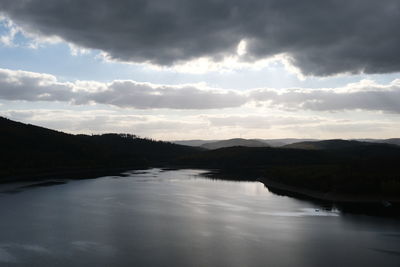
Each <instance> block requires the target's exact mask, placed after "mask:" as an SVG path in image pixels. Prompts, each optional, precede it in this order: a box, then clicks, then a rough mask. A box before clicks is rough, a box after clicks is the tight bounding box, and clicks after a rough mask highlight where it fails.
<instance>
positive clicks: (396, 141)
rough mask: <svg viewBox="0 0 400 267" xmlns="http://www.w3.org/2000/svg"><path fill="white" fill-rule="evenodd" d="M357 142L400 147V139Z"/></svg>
mask: <svg viewBox="0 0 400 267" xmlns="http://www.w3.org/2000/svg"><path fill="white" fill-rule="evenodd" d="M357 141H363V142H371V143H384V144H391V145H398V146H400V138H389V139H357Z"/></svg>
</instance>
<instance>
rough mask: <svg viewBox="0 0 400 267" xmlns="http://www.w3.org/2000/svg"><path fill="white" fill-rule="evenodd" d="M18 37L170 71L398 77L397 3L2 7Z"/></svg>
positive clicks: (18, 1) (79, 2) (47, 0)
mask: <svg viewBox="0 0 400 267" xmlns="http://www.w3.org/2000/svg"><path fill="white" fill-rule="evenodd" d="M0 9H1V10H2V11H3V12H4V14H5V15H7V16H8V17H10V18H11V19H12V20H14V21H15V22H17V23H18V24H19V25H21V26H22V27H23V28H24V29H25V30H27V31H30V32H36V33H39V34H42V35H46V36H53V35H55V36H59V37H61V38H63V39H64V40H66V41H68V42H71V43H74V44H76V45H79V46H82V47H87V48H94V49H100V50H102V51H105V52H107V53H108V54H109V55H110V56H111V57H112V58H114V59H118V60H123V61H133V62H150V63H154V64H160V65H172V64H174V63H178V62H184V61H187V60H191V59H195V58H198V57H203V56H207V57H211V58H213V59H214V60H215V61H218V60H219V59H221V58H222V57H223V56H225V55H232V54H234V53H236V47H237V45H238V43H239V42H240V41H241V40H246V42H247V44H248V45H247V54H245V55H244V56H242V60H246V61H250V62H251V61H254V60H257V59H260V58H265V57H269V56H273V55H277V54H282V53H285V54H287V55H289V56H290V57H291V58H292V64H294V65H295V66H297V67H299V68H300V70H301V71H302V72H303V73H304V74H306V75H319V76H324V75H332V74H336V73H343V72H350V73H358V72H365V73H387V72H396V71H400V52H399V49H398V47H400V35H399V34H398V29H399V28H400V2H399V1H398V0H380V1H372V0H325V1H320V0H302V1H298V0H247V1H243V0H201V1H199V0H168V1H166V0H147V1H146V0H114V1H109V0H97V1H92V0H75V1H74V0H57V1H54V0H2V1H1V2H0Z"/></svg>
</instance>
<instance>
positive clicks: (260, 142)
mask: <svg viewBox="0 0 400 267" xmlns="http://www.w3.org/2000/svg"><path fill="white" fill-rule="evenodd" d="M235 140H239V141H237V142H236V141H235ZM243 140H246V141H243ZM332 140H342V141H348V142H350V143H346V142H344V143H343V144H342V145H345V144H353V145H354V144H357V143H351V142H352V141H354V142H363V143H379V144H392V145H398V146H400V138H389V139H368V138H364V139H350V140H343V139H331V140H318V139H300V138H299V139H297V138H282V139H243V138H233V139H227V140H200V139H198V140H177V141H171V142H172V143H174V144H179V145H186V146H193V147H202V148H205V149H216V148H223V147H230V146H245V147H266V146H270V147H286V148H290V147H292V148H300V147H302V148H303V149H307V148H306V147H307V146H309V148H310V149H315V148H313V146H315V145H316V144H313V145H312V143H314V142H324V141H329V142H331V141H332ZM329 142H328V143H326V145H328V144H329ZM264 144H267V145H264ZM292 144H293V146H291V145H292ZM295 144H297V145H295ZM322 144H324V143H321V144H319V145H318V146H321V145H322ZM332 145H333V144H332ZM337 145H339V146H340V144H339V143H337ZM331 148H333V146H332V147H331Z"/></svg>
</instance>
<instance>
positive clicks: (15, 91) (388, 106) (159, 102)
mask: <svg viewBox="0 0 400 267" xmlns="http://www.w3.org/2000/svg"><path fill="white" fill-rule="evenodd" d="M0 99H4V100H24V101H32V102H37V101H52V102H53V101H58V102H68V103H71V104H74V105H90V104H105V105H111V106H115V107H120V108H131V109H177V110H206V109H222V108H239V107H242V106H244V105H252V104H256V105H258V106H260V105H261V106H266V107H270V108H274V109H281V110H289V111H299V110H311V111H344V110H368V111H384V112H390V113H395V114H400V79H396V80H393V81H392V82H391V83H388V84H384V85H382V84H378V83H376V82H374V81H371V80H362V81H360V82H358V83H350V84H348V85H347V86H345V87H339V88H320V89H307V88H287V89H274V88H259V89H248V90H243V91H236V90H224V89H218V88H208V87H205V86H204V85H199V84H194V85H158V84H151V83H139V82H135V81H132V80H115V81H112V82H110V83H101V82H95V81H75V82H60V81H58V80H57V78H56V77H55V76H52V75H49V74H42V73H35V72H27V71H15V70H7V69H0ZM247 123H251V122H247Z"/></svg>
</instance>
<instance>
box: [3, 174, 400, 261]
mask: <svg viewBox="0 0 400 267" xmlns="http://www.w3.org/2000/svg"><path fill="white" fill-rule="evenodd" d="M204 172H205V171H201V170H160V169H150V170H146V171H132V172H128V173H126V175H125V176H124V177H101V178H97V179H90V180H76V181H69V182H68V183H65V184H59V185H53V186H38V187H26V186H23V185H21V184H20V185H17V184H12V185H10V184H8V185H0V191H1V193H0V216H1V217H0V227H1V228H0V229H1V230H0V266H229V267H230V266H307V267H310V266H328V267H329V266H385V267H390V266H396V267H398V266H400V222H399V220H398V219H393V218H383V217H373V216H366V215H357V214H349V213H341V212H340V211H338V210H336V209H325V208H324V207H322V206H319V205H318V204H315V203H313V202H309V201H304V200H298V199H295V198H290V197H286V196H279V195H275V194H273V193H271V192H269V191H268V189H267V188H266V187H265V186H264V185H263V184H262V183H259V182H235V181H223V180H211V179H207V178H206V177H205V176H204V175H203V174H204Z"/></svg>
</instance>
